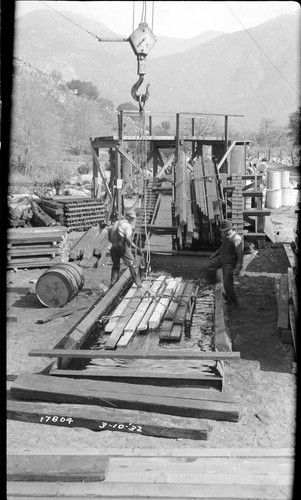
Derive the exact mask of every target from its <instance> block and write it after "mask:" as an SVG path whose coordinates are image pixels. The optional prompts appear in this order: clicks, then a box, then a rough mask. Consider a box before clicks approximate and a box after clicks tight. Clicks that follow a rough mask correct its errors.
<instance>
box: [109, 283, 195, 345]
mask: <svg viewBox="0 0 301 500" xmlns="http://www.w3.org/2000/svg"><path fill="white" fill-rule="evenodd" d="M195 297H196V288H195V285H194V284H193V283H188V282H187V283H185V282H184V281H182V278H166V276H159V277H157V278H154V277H152V276H150V277H149V279H148V280H147V281H146V280H145V281H144V288H143V289H142V290H141V289H138V288H137V286H136V285H135V284H134V285H132V287H131V288H130V290H129V291H128V292H127V294H126V295H125V297H124V298H123V299H122V301H121V302H120V303H119V304H118V306H117V307H116V308H115V310H114V311H113V312H112V314H111V317H110V320H109V322H108V323H107V324H106V326H105V332H106V333H109V334H110V336H109V338H108V339H107V341H106V343H105V345H104V348H105V349H115V347H126V346H127V345H128V344H129V343H130V342H131V341H132V340H133V338H134V336H135V335H138V334H139V333H143V332H147V331H154V330H155V331H157V332H158V340H167V341H169V340H170V341H172V340H180V339H181V336H182V333H183V332H184V331H186V332H187V331H189V328H190V324H191V321H192V312H193V305H194V303H195Z"/></svg>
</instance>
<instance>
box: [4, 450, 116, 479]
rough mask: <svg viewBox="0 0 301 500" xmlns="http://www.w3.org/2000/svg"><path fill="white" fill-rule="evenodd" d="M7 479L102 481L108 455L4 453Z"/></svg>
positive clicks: (107, 465)
mask: <svg viewBox="0 0 301 500" xmlns="http://www.w3.org/2000/svg"><path fill="white" fill-rule="evenodd" d="M6 459H7V464H6V465H7V469H6V479H7V480H8V481H64V482H68V481H72V482H73V481H76V482H77V481H103V480H104V479H105V478H106V474H107V471H108V468H109V461H110V459H109V457H106V456H105V457H101V456H98V457H97V460H95V457H93V456H92V455H90V456H89V455H88V456H86V457H85V458H84V459H83V457H79V456H73V457H72V456H69V457H68V460H66V459H65V457H62V456H60V455H57V456H55V455H46V454H45V455H44V456H43V455H36V456H35V455H13V454H10V453H8V454H7V457H6Z"/></svg>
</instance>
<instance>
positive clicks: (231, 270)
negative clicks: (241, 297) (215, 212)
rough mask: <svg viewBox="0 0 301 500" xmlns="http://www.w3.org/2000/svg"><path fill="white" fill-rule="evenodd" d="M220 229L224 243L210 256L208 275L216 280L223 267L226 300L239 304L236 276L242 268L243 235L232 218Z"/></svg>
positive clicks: (222, 223)
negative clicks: (219, 270)
mask: <svg viewBox="0 0 301 500" xmlns="http://www.w3.org/2000/svg"><path fill="white" fill-rule="evenodd" d="M219 229H220V232H221V236H222V243H221V246H220V248H218V250H216V252H215V253H214V254H213V255H212V256H211V257H210V258H209V261H210V262H209V265H208V266H207V276H208V278H209V279H210V280H211V281H215V279H216V272H217V270H218V269H222V273H223V281H224V289H225V293H226V300H227V302H228V303H232V304H234V305H235V306H238V302H237V298H236V295H235V292H234V276H237V275H238V274H239V272H240V270H241V268H242V262H243V241H242V238H241V236H240V235H239V234H238V233H237V232H236V231H234V229H233V227H232V222H231V221H230V220H223V221H222V222H221V225H220V228H219Z"/></svg>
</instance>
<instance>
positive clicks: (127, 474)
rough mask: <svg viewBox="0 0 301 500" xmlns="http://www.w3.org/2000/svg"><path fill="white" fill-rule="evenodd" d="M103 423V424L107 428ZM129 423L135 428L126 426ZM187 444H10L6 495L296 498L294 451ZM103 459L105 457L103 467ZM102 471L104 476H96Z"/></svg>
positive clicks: (27, 499)
mask: <svg viewBox="0 0 301 500" xmlns="http://www.w3.org/2000/svg"><path fill="white" fill-rule="evenodd" d="M57 406H58V405H57ZM95 411H96V410H94V412H95ZM66 414H67V415H69V412H66ZM88 414H90V411H89V412H88ZM163 417H164V416H162V418H163ZM99 420H100V419H99ZM164 420H165V417H164ZM194 420H195V419H194ZM105 423H106V422H105ZM105 423H104V424H105ZM109 425H110V424H107V425H106V426H105V429H104V430H106V429H108V430H111V428H110V427H109ZM195 425H196V424H195ZM200 425H201V424H200ZM117 427H118V426H117V425H116V428H117ZM132 429H133V431H132V432H135V433H136V432H137V431H136V429H134V426H132ZM139 431H140V429H139ZM139 431H138V433H139ZM140 433H141V432H140ZM185 437H186V436H185ZM99 440H101V437H100V438H99ZM185 444H186V443H185ZM187 446H189V444H187ZM187 446H185V447H184V446H183V447H181V448H180V447H179V445H177V447H175V446H174V447H171V446H168V445H166V446H165V447H162V446H160V448H158V447H156V448H154V447H153V448H138V447H137V448H132V447H131V448H129V447H127V448H121V447H118V448H117V447H116V448H113V449H112V448H108V447H104V446H103V447H102V448H100V447H99V446H97V449H95V448H92V449H91V448H90V449H87V448H86V447H85V449H84V450H79V451H78V450H76V451H75V450H74V449H70V448H68V449H63V448H57V447H56V448H50V449H48V450H47V454H46V456H45V449H41V448H40V449H36V448H35V449H33V450H29V451H28V450H27V449H24V448H23V449H17V450H14V455H13V457H12V452H11V451H9V452H8V457H7V466H8V470H7V475H8V477H7V479H8V482H7V490H6V491H7V495H6V498H7V500H12V499H15V498H22V499H23V500H32V499H33V498H47V499H48V500H54V499H57V498H58V497H59V498H62V497H64V498H65V499H66V500H70V499H74V498H82V499H83V498H86V499H87V498H99V499H100V498H106V499H107V500H109V499H111V500H113V499H117V498H118V499H119V500H126V499H129V498H130V499H140V500H143V499H146V498H148V499H149V500H158V499H161V500H163V499H173V500H191V499H198V500H201V499H203V500H204V499H206V500H209V499H211V500H212V499H215V500H222V499H223V500H225V499H226V498H228V499H229V498H231V499H240V500H246V499H248V500H250V499H260V500H268V499H272V498H274V499H280V498H282V499H292V498H295V497H296V495H294V494H293V490H294V489H295V490H296V489H297V488H296V484H298V482H297V483H296V477H295V482H294V466H295V452H294V449H286V448H282V449H274V448H273V449H271V448H262V447H260V448H259V447H256V448H245V449H244V448H233V447H231V448H229V449H224V448H215V449H212V448H211V447H205V446H204V447H203V446H199V447H193V446H192V445H190V447H187ZM17 453H18V454H17ZM107 457H110V459H109V460H110V461H109V466H107V465H106V460H107ZM12 458H14V459H15V460H14V461H12ZM17 459H18V460H17ZM58 464H59V465H58ZM26 466H27V467H26ZM22 473H23V475H22ZM33 474H35V476H36V477H37V475H40V477H42V478H43V481H41V482H38V481H33V480H32V477H33ZM12 475H14V476H15V480H12V479H13V478H12ZM103 476H105V479H104V480H101V479H103ZM77 479H78V480H77ZM51 481H52V482H51ZM54 481H55V482H54ZM294 483H295V484H294Z"/></svg>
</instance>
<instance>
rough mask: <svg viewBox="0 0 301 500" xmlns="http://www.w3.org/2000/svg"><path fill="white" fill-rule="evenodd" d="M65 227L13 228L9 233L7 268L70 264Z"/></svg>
mask: <svg viewBox="0 0 301 500" xmlns="http://www.w3.org/2000/svg"><path fill="white" fill-rule="evenodd" d="M68 260H69V250H68V242H67V228H66V227H64V226H51V227H24V228H19V229H18V228H11V229H8V231H7V268H8V269H12V268H28V267H51V266H53V265H54V264H58V263H59V262H68Z"/></svg>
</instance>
